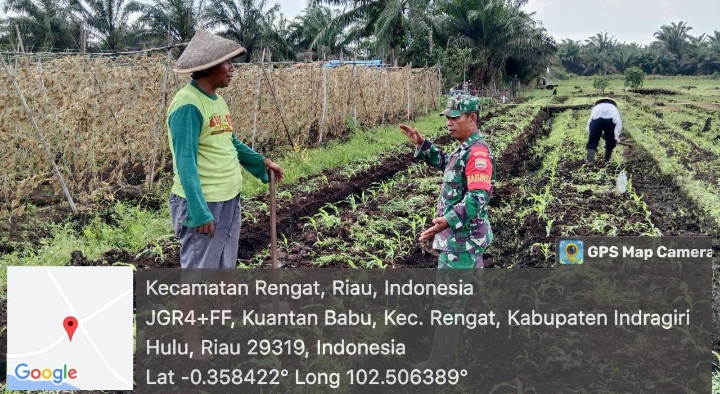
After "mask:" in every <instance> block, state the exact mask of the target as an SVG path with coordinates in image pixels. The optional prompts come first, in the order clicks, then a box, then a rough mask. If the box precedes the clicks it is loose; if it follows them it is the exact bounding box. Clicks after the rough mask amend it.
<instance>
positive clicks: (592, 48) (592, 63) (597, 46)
mask: <svg viewBox="0 0 720 394" xmlns="http://www.w3.org/2000/svg"><path fill="white" fill-rule="evenodd" d="M614 38H615V36H612V37H608V34H607V33H603V32H600V33H597V34H595V35H594V36H591V37H589V38H588V39H587V40H585V43H586V44H587V45H586V47H585V59H586V60H587V68H586V70H585V73H586V74H588V73H590V74H607V73H608V72H609V71H611V70H609V65H610V50H611V49H612V48H613V47H614V46H615V44H616V42H615V39H614Z"/></svg>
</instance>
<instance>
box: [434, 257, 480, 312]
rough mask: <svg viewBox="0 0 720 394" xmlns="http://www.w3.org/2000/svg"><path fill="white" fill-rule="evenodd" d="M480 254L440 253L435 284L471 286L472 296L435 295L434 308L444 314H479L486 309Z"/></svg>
mask: <svg viewBox="0 0 720 394" xmlns="http://www.w3.org/2000/svg"><path fill="white" fill-rule="evenodd" d="M483 267H484V266H483V257H482V253H468V252H441V253H440V258H439V260H438V271H437V275H436V277H435V284H446V285H457V284H460V283H462V285H463V286H465V285H466V284H471V285H472V287H473V292H472V295H464V294H463V295H436V296H435V297H434V302H435V307H436V308H437V309H438V310H440V311H442V312H445V313H462V312H465V311H466V310H467V312H469V313H480V312H483V311H484V310H485V309H486V306H487V297H486V295H485V287H484V286H483V281H482V276H483Z"/></svg>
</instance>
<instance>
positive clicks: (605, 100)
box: [593, 97, 618, 107]
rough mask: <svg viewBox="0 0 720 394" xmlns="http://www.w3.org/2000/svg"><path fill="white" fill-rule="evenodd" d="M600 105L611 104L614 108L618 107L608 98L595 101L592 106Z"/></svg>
mask: <svg viewBox="0 0 720 394" xmlns="http://www.w3.org/2000/svg"><path fill="white" fill-rule="evenodd" d="M602 103H608V104H612V105H614V106H616V107H617V106H618V105H617V103H616V102H615V100H613V99H611V98H609V97H603V98H601V99H598V100H597V101H595V104H593V106H596V105H598V104H602Z"/></svg>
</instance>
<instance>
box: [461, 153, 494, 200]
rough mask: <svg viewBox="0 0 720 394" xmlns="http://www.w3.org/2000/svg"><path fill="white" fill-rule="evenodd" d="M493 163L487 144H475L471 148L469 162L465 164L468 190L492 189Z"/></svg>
mask: <svg viewBox="0 0 720 394" xmlns="http://www.w3.org/2000/svg"><path fill="white" fill-rule="evenodd" d="M492 173H493V164H492V159H491V158H490V152H489V151H488V148H487V147H485V146H474V147H472V148H471V149H470V156H469V157H468V163H467V165H466V166H465V176H466V177H467V184H468V190H485V191H488V192H489V191H490V185H491V181H492Z"/></svg>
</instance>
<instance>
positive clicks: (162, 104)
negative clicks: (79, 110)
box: [96, 49, 170, 189]
mask: <svg viewBox="0 0 720 394" xmlns="http://www.w3.org/2000/svg"><path fill="white" fill-rule="evenodd" d="M169 73H170V49H168V50H167V61H166V63H165V73H163V83H162V98H161V99H160V106H159V107H158V112H160V115H159V118H158V120H156V121H155V138H156V139H158V138H159V136H160V119H163V118H164V117H163V116H162V113H163V111H164V110H165V96H166V92H167V85H168V83H167V81H168V74H169ZM96 81H97V80H96ZM113 116H115V114H114V113H113ZM156 163H157V151H156V150H155V149H153V158H152V165H150V177H149V178H150V179H149V183H148V189H152V187H153V184H154V182H155V165H156Z"/></svg>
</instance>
